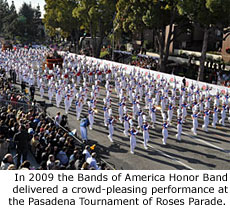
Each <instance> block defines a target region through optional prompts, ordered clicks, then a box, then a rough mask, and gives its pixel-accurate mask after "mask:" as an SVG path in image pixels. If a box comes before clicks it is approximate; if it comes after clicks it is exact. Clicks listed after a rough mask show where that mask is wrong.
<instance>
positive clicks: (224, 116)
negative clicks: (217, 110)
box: [219, 104, 227, 126]
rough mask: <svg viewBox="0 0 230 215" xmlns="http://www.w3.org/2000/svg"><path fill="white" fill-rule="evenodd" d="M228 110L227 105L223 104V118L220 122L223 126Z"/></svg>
mask: <svg viewBox="0 0 230 215" xmlns="http://www.w3.org/2000/svg"><path fill="white" fill-rule="evenodd" d="M226 111H227V105H226V104H223V105H222V110H221V119H220V121H219V123H220V124H222V126H225V118H226Z"/></svg>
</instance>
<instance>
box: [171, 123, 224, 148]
mask: <svg viewBox="0 0 230 215" xmlns="http://www.w3.org/2000/svg"><path fill="white" fill-rule="evenodd" d="M173 130H174V131H177V130H176V129H175V128H174V129H173ZM182 134H184V135H186V136H188V137H190V138H192V139H194V140H198V141H199V142H201V143H204V144H205V145H208V146H211V147H212V148H215V149H218V150H220V151H224V152H226V150H225V149H223V148H221V147H219V146H216V145H213V144H211V143H209V142H207V141H205V140H202V139H199V138H198V137H195V136H192V135H190V134H188V133H186V132H182Z"/></svg>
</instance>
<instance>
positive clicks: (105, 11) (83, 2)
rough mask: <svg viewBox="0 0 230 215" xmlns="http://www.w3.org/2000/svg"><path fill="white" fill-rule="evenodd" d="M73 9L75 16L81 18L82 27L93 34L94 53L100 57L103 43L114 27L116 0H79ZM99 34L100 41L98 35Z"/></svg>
mask: <svg viewBox="0 0 230 215" xmlns="http://www.w3.org/2000/svg"><path fill="white" fill-rule="evenodd" d="M77 2H78V4H77V6H76V7H75V9H74V10H73V16H74V17H76V18H77V19H79V20H80V23H81V29H82V30H84V32H86V33H89V34H90V35H91V38H92V41H93V55H94V56H97V57H99V56H100V50H101V47H102V43H103V40H104V38H105V37H107V36H108V35H109V34H110V32H111V31H112V28H113V17H114V14H115V1H112V0H79V1H77ZM97 35H98V36H99V42H97V40H96V37H97Z"/></svg>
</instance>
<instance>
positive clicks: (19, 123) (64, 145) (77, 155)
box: [0, 77, 107, 170]
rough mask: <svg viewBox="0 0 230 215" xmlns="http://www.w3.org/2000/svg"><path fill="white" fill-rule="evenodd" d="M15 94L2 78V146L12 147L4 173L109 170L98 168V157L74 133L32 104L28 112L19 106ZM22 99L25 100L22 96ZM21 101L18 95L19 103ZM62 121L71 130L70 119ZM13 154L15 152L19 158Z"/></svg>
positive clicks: (3, 160)
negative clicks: (32, 160)
mask: <svg viewBox="0 0 230 215" xmlns="http://www.w3.org/2000/svg"><path fill="white" fill-rule="evenodd" d="M14 91H16V89H14V87H13V85H12V83H11V81H9V80H8V79H6V78H5V77H1V78H0V103H1V105H0V144H2V143H8V152H7V153H6V154H5V156H4V158H3V159H2V161H1V167H0V169H3V170H7V169H8V170H12V169H39V170H89V169H90V170H93V169H107V167H106V165H105V164H102V165H99V166H98V164H97V161H96V156H97V155H96V153H95V152H94V151H93V150H91V147H90V146H89V145H83V144H79V142H77V141H76V139H75V138H74V137H73V136H71V135H70V133H68V132H66V130H64V129H63V128H62V127H61V125H59V124H57V123H56V122H55V120H54V119H51V118H50V117H49V116H48V115H47V114H46V113H45V112H42V111H41V110H40V109H38V107H36V106H33V105H31V104H29V105H28V104H25V105H26V107H27V108H25V105H24V107H22V106H21V107H20V106H19V105H18V106H15V102H14V101H12V99H11V98H12V97H13V96H14ZM20 98H23V96H22V95H20ZM20 98H19V95H18V96H17V101H18V100H20ZM62 118H63V120H61V123H60V124H62V125H65V126H66V128H67V123H66V120H67V119H66V117H65V116H62ZM63 121H64V123H63ZM67 129H68V128H67ZM12 152H15V156H13V153H12ZM29 152H30V153H31V154H32V155H33V156H34V158H35V160H36V163H37V164H38V165H37V167H36V168H35V167H34V166H33V164H32V163H31V161H29V160H28V154H29Z"/></svg>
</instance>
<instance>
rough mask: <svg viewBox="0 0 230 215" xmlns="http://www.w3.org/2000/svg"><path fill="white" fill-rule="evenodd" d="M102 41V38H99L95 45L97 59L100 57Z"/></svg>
mask: <svg viewBox="0 0 230 215" xmlns="http://www.w3.org/2000/svg"><path fill="white" fill-rule="evenodd" d="M103 39H104V37H103V36H100V39H99V42H98V44H97V52H96V58H99V57H100V55H101V47H102V44H103Z"/></svg>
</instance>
